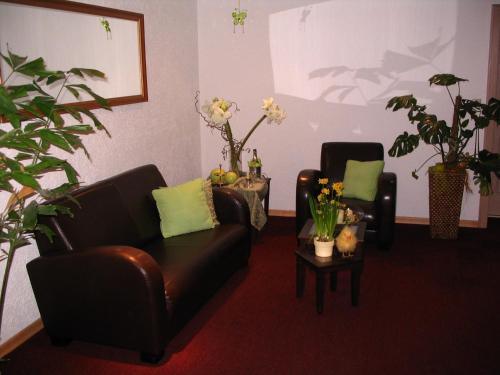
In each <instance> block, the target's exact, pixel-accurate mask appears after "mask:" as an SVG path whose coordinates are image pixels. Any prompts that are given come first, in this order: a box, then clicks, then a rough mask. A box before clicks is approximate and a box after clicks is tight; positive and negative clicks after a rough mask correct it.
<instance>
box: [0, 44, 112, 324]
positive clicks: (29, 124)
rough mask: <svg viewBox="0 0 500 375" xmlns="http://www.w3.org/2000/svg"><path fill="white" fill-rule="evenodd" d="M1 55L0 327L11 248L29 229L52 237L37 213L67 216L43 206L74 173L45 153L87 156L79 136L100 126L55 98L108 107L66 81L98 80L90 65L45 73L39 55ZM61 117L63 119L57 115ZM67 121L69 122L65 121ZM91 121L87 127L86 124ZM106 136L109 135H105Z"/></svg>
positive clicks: (73, 180) (69, 185) (71, 183)
mask: <svg viewBox="0 0 500 375" xmlns="http://www.w3.org/2000/svg"><path fill="white" fill-rule="evenodd" d="M1 58H2V59H3V60H4V61H5V62H6V63H7V65H8V66H9V67H10V69H11V72H10V73H9V74H8V75H7V76H6V79H5V80H4V81H3V82H1V83H0V118H1V119H3V123H0V166H1V168H0V191H1V192H2V194H4V193H6V195H7V194H8V199H7V200H6V206H5V208H4V209H3V211H2V212H1V214H0V251H1V253H0V254H1V260H3V261H5V270H4V273H3V281H2V284H1V291H0V328H1V326H2V317H3V309H4V305H5V297H6V291H7V284H8V281H9V276H10V270H11V266H12V262H13V259H14V255H15V253H16V251H17V250H18V249H20V248H22V247H23V246H26V245H28V244H29V243H30V240H31V238H32V237H33V232H34V231H40V232H41V233H44V234H45V235H47V236H48V238H49V239H51V238H52V236H53V235H54V233H53V232H52V231H51V230H50V229H49V228H48V227H46V226H44V225H42V224H40V223H38V222H37V216H38V215H57V214H59V213H63V214H70V212H69V210H68V208H66V207H63V206H60V205H54V204H47V205H40V204H39V203H40V202H41V201H43V200H49V199H54V198H58V197H61V196H65V195H67V193H68V192H69V191H71V190H72V189H73V188H75V187H76V186H77V185H78V174H77V172H76V170H75V169H74V168H73V166H72V165H71V164H70V163H69V162H68V161H67V160H64V159H61V158H59V157H57V156H54V155H52V154H51V151H52V150H53V148H54V147H55V148H57V149H59V150H63V151H65V152H68V153H73V152H74V151H76V150H78V149H82V150H83V151H84V152H85V155H87V157H88V156H89V155H88V153H87V151H86V149H85V147H84V145H83V143H82V139H81V137H82V136H83V135H87V134H90V133H93V132H94V129H97V130H105V128H104V126H103V124H102V123H101V122H100V121H99V120H98V119H97V117H96V116H95V115H94V114H93V113H92V112H91V111H90V110H88V109H86V108H80V107H77V106H68V105H65V104H61V103H59V102H58V99H59V97H60V96H61V94H62V93H63V91H65V90H66V91H68V92H69V93H70V94H72V95H73V96H74V97H75V98H76V99H78V98H79V96H80V93H81V92H85V93H87V94H89V95H90V96H92V97H93V98H94V99H95V101H96V102H97V104H98V105H99V106H100V107H102V108H105V109H108V110H110V109H111V108H110V107H109V106H108V104H107V102H106V100H105V99H103V98H102V97H100V96H99V95H97V94H95V93H94V92H93V91H92V89H90V88H89V87H88V86H86V85H84V84H72V83H70V79H71V77H73V76H77V77H80V78H85V77H93V78H99V79H104V78H105V76H104V74H103V73H102V72H100V71H98V70H94V69H83V68H73V69H70V70H68V71H59V70H58V71H49V70H47V69H46V68H45V63H44V60H43V59H42V58H37V59H34V60H28V58H27V57H21V56H18V55H16V54H14V53H12V52H10V51H8V53H7V54H6V55H3V54H1ZM19 75H21V76H24V77H27V78H28V79H29V80H27V81H26V83H24V84H10V82H11V79H12V78H13V77H15V76H19ZM48 86H50V88H52V89H54V87H55V88H57V95H56V96H53V95H51V94H49V93H48V91H49V90H48ZM64 113H67V114H68V115H67V116H64V117H63V114H64ZM69 119H73V120H75V122H76V124H75V123H69V122H70V121H69ZM88 123H91V124H93V125H88ZM108 135H109V134H108ZM50 173H60V174H62V176H64V177H63V182H62V183H60V184H59V185H57V186H52V187H48V186H44V185H46V184H47V182H46V180H44V177H45V176H47V175H48V174H50Z"/></svg>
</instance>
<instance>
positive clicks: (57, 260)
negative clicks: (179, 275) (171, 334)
mask: <svg viewBox="0 0 500 375" xmlns="http://www.w3.org/2000/svg"><path fill="white" fill-rule="evenodd" d="M27 269H28V274H29V277H30V280H31V284H32V287H33V291H34V294H35V298H36V301H37V304H38V307H39V310H40V314H41V316H42V320H43V323H44V325H45V328H46V330H47V332H48V333H49V335H50V336H51V337H54V338H62V339H80V340H84V341H90V342H95V343H102V344H109V345H115V346H119V347H123V348H128V349H133V350H140V351H142V352H148V353H160V352H161V351H162V350H163V348H164V346H165V344H166V342H167V334H168V327H167V320H168V315H167V313H168V312H167V305H166V298H165V295H166V294H165V287H164V281H163V276H162V273H161V270H160V268H159V266H158V265H157V263H156V262H155V261H154V260H153V258H151V256H150V255H149V254H147V253H146V252H144V251H142V250H140V249H136V248H133V247H128V246H102V247H94V248H88V249H85V250H82V251H72V252H65V253H63V254H57V255H56V254H54V255H50V256H41V257H38V258H36V259H34V260H32V261H31V262H29V263H28V264H27Z"/></svg>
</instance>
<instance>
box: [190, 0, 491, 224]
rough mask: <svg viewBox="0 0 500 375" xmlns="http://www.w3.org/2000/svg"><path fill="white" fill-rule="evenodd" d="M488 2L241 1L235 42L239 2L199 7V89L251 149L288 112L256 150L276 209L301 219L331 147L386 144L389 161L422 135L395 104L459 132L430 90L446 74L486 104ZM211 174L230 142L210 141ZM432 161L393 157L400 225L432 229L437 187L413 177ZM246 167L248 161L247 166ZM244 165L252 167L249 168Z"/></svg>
mask: <svg viewBox="0 0 500 375" xmlns="http://www.w3.org/2000/svg"><path fill="white" fill-rule="evenodd" d="M491 3H492V1H490V0H379V1H373V0H331V1H324V0H323V1H314V0H280V1H268V0H252V1H250V0H242V1H241V7H242V8H245V9H247V11H248V18H247V22H246V25H245V33H244V34H243V33H241V32H240V31H237V32H236V33H233V27H232V24H231V11H232V9H233V8H234V5H235V4H236V2H233V3H230V2H223V1H218V2H214V1H211V0H199V1H198V14H200V15H203V16H200V17H198V39H199V45H198V46H199V47H198V48H199V56H200V66H199V76H200V89H201V92H202V97H203V98H204V99H208V98H211V97H212V96H222V97H224V98H227V99H231V100H234V101H236V102H237V103H238V105H239V107H240V109H241V111H240V112H239V113H238V114H237V115H236V116H235V118H234V120H232V122H231V124H232V127H233V130H234V132H235V133H236V134H238V136H240V137H242V136H243V135H244V134H245V132H246V131H247V130H248V129H249V128H250V127H251V126H252V124H253V122H254V121H255V120H256V119H257V117H258V116H259V115H260V109H259V106H260V103H261V102H260V101H261V99H262V98H264V97H267V96H274V97H275V99H276V100H277V101H278V102H279V103H280V104H282V106H283V107H284V108H285V109H286V111H287V112H288V118H287V119H286V120H285V122H284V123H283V124H282V125H280V126H274V125H273V126H268V125H266V124H263V125H262V126H261V127H260V128H259V129H258V130H257V131H256V133H255V134H254V135H253V136H252V138H251V139H250V141H249V143H248V146H249V147H250V148H257V149H258V151H259V154H260V155H261V157H262V161H263V171H264V172H266V173H268V174H269V175H270V177H272V188H271V198H270V206H271V208H272V209H276V210H294V209H295V181H296V178H297V173H298V172H299V170H301V169H304V168H318V167H319V158H320V145H321V143H322V142H326V141H377V142H381V143H383V144H384V147H385V150H388V149H389V148H390V147H391V145H392V143H393V141H394V139H395V137H396V135H398V134H399V133H401V132H403V131H404V130H407V131H412V127H411V125H410V124H409V122H408V121H407V118H406V114H405V113H403V112H401V111H400V112H398V113H392V112H389V111H386V110H385V105H386V103H387V101H388V99H389V98H391V97H393V96H396V95H403V94H406V93H410V92H411V93H414V94H415V95H416V96H417V98H419V99H421V100H422V103H425V104H428V105H429V112H431V113H437V114H438V116H442V117H443V118H444V119H446V120H447V121H449V122H450V121H451V112H452V107H451V105H450V100H449V98H448V96H447V94H446V93H445V92H442V90H441V91H440V90H435V89H431V90H430V89H429V85H428V83H427V79H428V78H429V77H430V76H432V75H433V74H436V73H447V72H449V73H455V74H457V75H458V76H461V77H464V78H468V79H469V80H470V82H469V83H467V84H464V85H462V93H463V94H464V95H466V96H465V97H469V98H482V99H485V95H486V77H487V67H488V45H489V31H490V13H491ZM201 144H202V160H203V164H202V170H203V171H204V172H207V171H209V170H210V169H211V168H214V167H215V166H217V164H218V163H219V161H220V160H221V156H220V149H221V147H222V143H221V141H220V136H218V135H217V134H212V133H211V132H210V131H208V130H207V129H206V128H203V129H202V141H201ZM431 154H432V150H430V149H429V148H428V147H421V148H420V149H419V150H418V152H416V153H414V154H411V155H408V156H406V157H403V158H398V159H395V158H390V157H388V156H387V155H386V168H385V169H386V170H388V171H394V172H396V173H397V176H398V201H397V215H399V216H408V217H421V218H423V217H427V216H428V205H427V191H428V190H427V189H428V188H427V183H428V182H427V176H426V174H425V172H422V173H421V174H420V176H421V177H420V179H419V180H417V181H416V180H414V179H413V178H412V177H411V175H410V172H411V171H412V170H413V169H415V168H417V167H418V166H419V165H420V164H421V163H422V162H423V161H424V160H425V159H426V158H427V157H428V156H430V155H431ZM247 157H248V156H247ZM244 164H245V163H244ZM478 205H479V197H478V194H466V196H465V198H464V205H463V210H462V219H466V220H477V217H478Z"/></svg>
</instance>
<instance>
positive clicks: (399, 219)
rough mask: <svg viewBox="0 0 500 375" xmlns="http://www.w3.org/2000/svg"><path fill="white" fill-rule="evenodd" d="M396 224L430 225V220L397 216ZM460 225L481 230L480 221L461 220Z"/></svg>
mask: <svg viewBox="0 0 500 375" xmlns="http://www.w3.org/2000/svg"><path fill="white" fill-rule="evenodd" d="M396 223H398V224H419V225H429V219H428V218H426V217H411V216H397V217H396ZM458 225H459V226H460V227H463V228H480V223H479V221H478V220H460V222H459V224H458Z"/></svg>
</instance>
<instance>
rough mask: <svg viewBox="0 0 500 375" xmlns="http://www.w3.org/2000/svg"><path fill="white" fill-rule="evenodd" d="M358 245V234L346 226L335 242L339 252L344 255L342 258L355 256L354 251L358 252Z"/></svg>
mask: <svg viewBox="0 0 500 375" xmlns="http://www.w3.org/2000/svg"><path fill="white" fill-rule="evenodd" d="M357 243H358V239H357V238H356V234H355V233H354V231H353V230H352V229H351V227H349V226H348V225H346V226H345V227H344V228H343V229H342V230H341V231H340V233H339V235H338V236H337V238H336V240H335V245H336V246H337V250H338V251H339V253H340V254H341V255H342V257H350V256H353V255H354V251H355V250H356V244H357Z"/></svg>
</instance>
